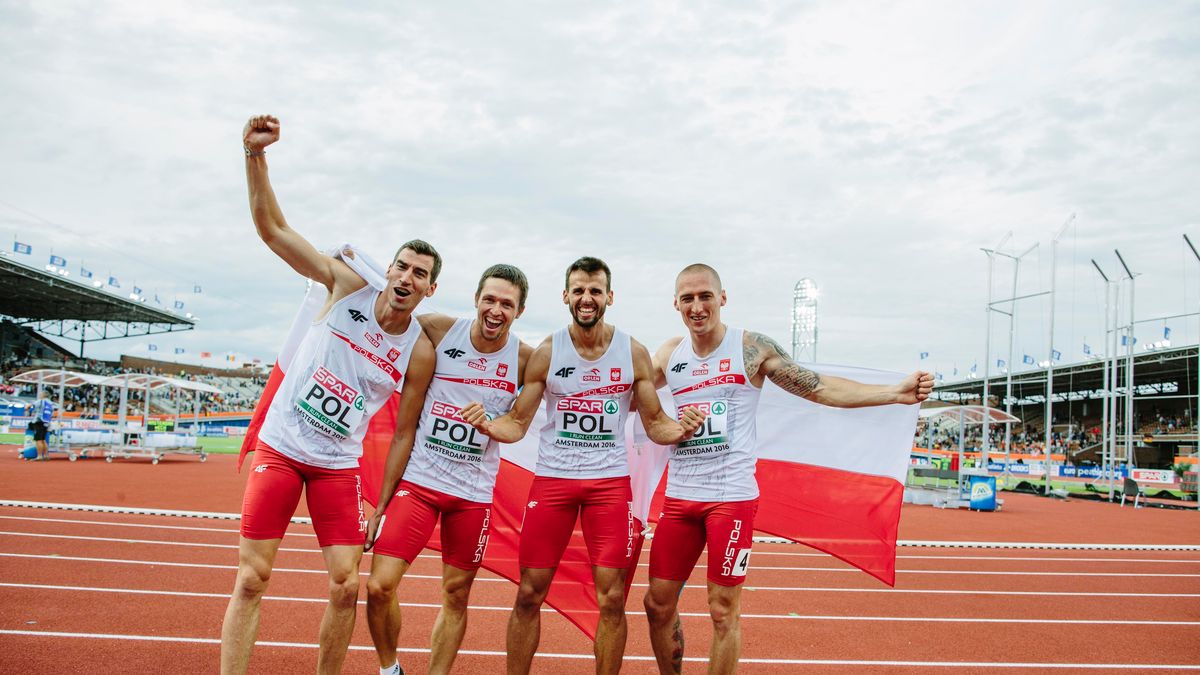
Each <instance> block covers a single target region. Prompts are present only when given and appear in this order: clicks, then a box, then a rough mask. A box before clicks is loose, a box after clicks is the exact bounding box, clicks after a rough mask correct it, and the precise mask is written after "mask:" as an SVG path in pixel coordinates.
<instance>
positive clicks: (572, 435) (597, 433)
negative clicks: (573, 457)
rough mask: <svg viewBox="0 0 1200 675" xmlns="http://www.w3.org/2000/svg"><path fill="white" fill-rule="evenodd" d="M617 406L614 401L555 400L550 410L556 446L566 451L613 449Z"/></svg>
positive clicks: (618, 411) (568, 398)
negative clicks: (556, 402) (567, 449)
mask: <svg viewBox="0 0 1200 675" xmlns="http://www.w3.org/2000/svg"><path fill="white" fill-rule="evenodd" d="M620 412H621V405H620V404H619V403H618V402H617V401H616V399H611V398H607V399H601V398H572V397H566V398H562V399H559V401H558V405H557V408H556V410H555V411H554V428H555V431H556V432H557V438H556V444H557V445H558V446H559V447H570V448H596V449H602V448H614V447H616V441H617V434H618V433H619V430H618V429H617V423H618V422H619V421H620V419H621V415H620Z"/></svg>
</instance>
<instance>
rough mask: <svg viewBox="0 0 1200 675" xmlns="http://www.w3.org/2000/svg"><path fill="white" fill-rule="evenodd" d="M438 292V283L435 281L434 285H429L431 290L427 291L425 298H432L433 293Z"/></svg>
mask: <svg viewBox="0 0 1200 675" xmlns="http://www.w3.org/2000/svg"><path fill="white" fill-rule="evenodd" d="M436 290H437V282H436V281H435V282H433V283H432V284H429V288H428V289H426V291H425V297H427V298H432V297H433V292H434V291H436Z"/></svg>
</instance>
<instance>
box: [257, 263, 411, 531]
mask: <svg viewBox="0 0 1200 675" xmlns="http://www.w3.org/2000/svg"><path fill="white" fill-rule="evenodd" d="M378 297H379V293H378V292H377V291H375V290H374V289H373V288H371V287H370V286H364V287H363V288H361V289H359V290H357V291H355V292H353V293H351V294H349V295H347V296H346V297H344V298H342V299H341V300H339V301H337V302H336V303H334V305H333V306H332V307H330V309H329V312H328V313H327V314H326V315H325V316H324V317H323V318H322V319H321V320H319V321H316V322H314V323H313V324H312V326H310V327H309V329H308V332H307V333H306V334H305V336H304V339H303V341H302V342H301V343H300V346H299V348H298V349H297V352H296V355H295V357H294V358H293V359H292V363H291V367H290V368H289V369H288V371H287V373H286V374H285V375H284V378H283V382H282V383H281V384H280V385H279V390H278V391H277V392H276V394H275V397H274V398H273V399H272V400H271V406H270V408H268V409H267V416H266V420H265V421H264V422H263V426H262V430H261V431H260V433H259V443H258V446H257V447H256V448H255V453H254V465H253V467H252V469H251V471H250V477H249V478H248V480H247V482H246V494H245V497H244V498H243V500H242V536H244V537H246V538H247V539H276V538H279V537H282V536H283V533H284V531H285V530H286V529H287V524H288V521H289V520H290V519H291V517H292V515H293V514H294V513H295V511H296V504H297V503H298V502H299V500H300V491H301V489H302V488H304V487H305V486H307V489H306V490H305V495H306V499H307V501H308V509H309V513H310V515H311V516H312V519H313V528H314V529H315V530H316V534H317V541H318V543H319V544H320V545H321V546H337V545H355V544H361V543H362V542H363V536H364V533H365V532H366V517H365V514H364V513H363V508H362V480H361V477H360V475H359V470H358V459H359V457H360V456H361V455H362V439H363V436H364V435H365V434H366V431H367V424H368V422H370V420H371V417H373V416H374V415H375V413H376V412H377V411H378V410H379V408H380V407H382V406H383V404H384V403H385V402H386V401H387V399H388V398H389V397H390V396H391V394H392V392H393V391H398V390H399V389H400V388H401V386H402V382H403V379H404V372H405V371H406V370H407V369H408V362H409V359H410V358H411V357H412V352H413V348H414V346H415V345H416V343H417V340H418V339H419V338H420V337H421V326H420V324H419V323H418V322H416V321H411V322H410V324H409V327H408V330H406V331H405V332H404V333H403V334H401V335H389V334H388V333H385V332H384V330H383V328H381V327H380V326H379V323H378V322H377V321H376V320H375V301H376V299H377V298H378Z"/></svg>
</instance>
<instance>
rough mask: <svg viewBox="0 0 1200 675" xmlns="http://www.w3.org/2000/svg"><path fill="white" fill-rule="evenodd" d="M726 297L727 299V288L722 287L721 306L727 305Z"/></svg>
mask: <svg viewBox="0 0 1200 675" xmlns="http://www.w3.org/2000/svg"><path fill="white" fill-rule="evenodd" d="M725 299H726V298H725V289H724V288H722V289H721V306H722V307H724V306H725Z"/></svg>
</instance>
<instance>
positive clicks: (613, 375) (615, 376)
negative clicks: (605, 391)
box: [608, 368, 621, 382]
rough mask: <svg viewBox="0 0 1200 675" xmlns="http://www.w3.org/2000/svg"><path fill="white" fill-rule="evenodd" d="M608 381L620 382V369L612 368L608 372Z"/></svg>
mask: <svg viewBox="0 0 1200 675" xmlns="http://www.w3.org/2000/svg"><path fill="white" fill-rule="evenodd" d="M608 379H609V381H610V382H620V381H621V369H620V368H613V369H611V370H609V371H608Z"/></svg>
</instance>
